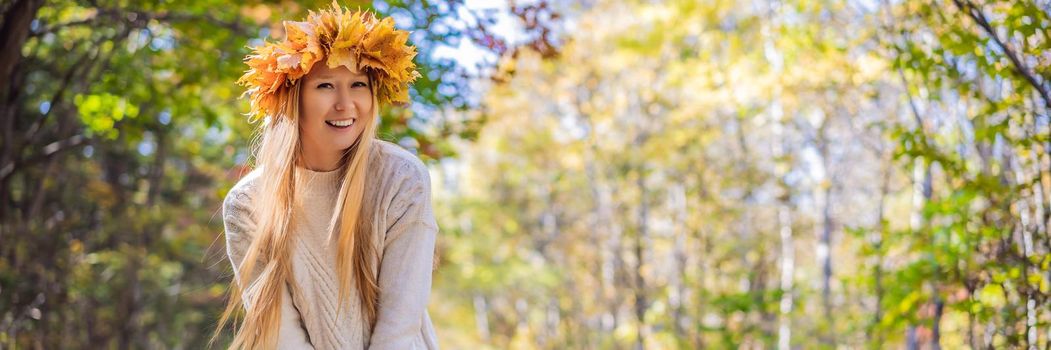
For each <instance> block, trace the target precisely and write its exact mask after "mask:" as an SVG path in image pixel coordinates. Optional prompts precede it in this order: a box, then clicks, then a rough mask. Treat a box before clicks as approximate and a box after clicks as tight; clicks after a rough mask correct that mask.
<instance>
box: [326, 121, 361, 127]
mask: <svg viewBox="0 0 1051 350" xmlns="http://www.w3.org/2000/svg"><path fill="white" fill-rule="evenodd" d="M325 124H328V126H331V127H333V128H337V129H346V128H349V127H350V126H351V125H354V119H343V120H326V121H325Z"/></svg>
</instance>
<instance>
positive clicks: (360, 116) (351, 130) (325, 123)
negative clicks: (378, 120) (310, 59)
mask: <svg viewBox="0 0 1051 350" xmlns="http://www.w3.org/2000/svg"><path fill="white" fill-rule="evenodd" d="M302 84H303V85H302V86H301V90H300V92H299V102H300V104H299V111H300V118H301V120H300V123H299V132H300V140H301V142H302V144H303V152H304V153H306V156H307V157H309V158H315V159H318V158H320V159H329V158H331V157H337V158H338V157H339V156H341V155H342V154H343V151H344V150H346V149H347V148H350V146H351V145H353V144H354V141H356V140H357V139H358V137H361V133H362V131H364V130H365V124H366V123H367V122H369V120H368V118H371V117H372V114H373V113H372V108H373V106H372V91H371V89H370V88H369V79H368V76H366V75H365V74H364V73H363V72H360V71H358V70H357V69H355V70H350V69H348V68H347V67H346V66H339V67H336V68H329V67H328V66H327V65H325V64H324V63H323V62H319V63H317V64H315V65H314V67H312V68H311V70H310V72H309V73H307V75H306V76H304V78H303V80H302Z"/></svg>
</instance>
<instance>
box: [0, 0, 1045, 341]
mask: <svg viewBox="0 0 1051 350" xmlns="http://www.w3.org/2000/svg"><path fill="white" fill-rule="evenodd" d="M341 4H343V5H345V6H347V7H351V8H357V7H361V8H370V9H373V10H374V11H376V12H378V13H380V14H381V15H384V16H392V17H394V18H395V20H396V21H397V23H398V25H399V27H400V28H403V29H407V30H412V31H413V34H412V36H411V41H412V43H413V44H415V45H416V46H418V47H419V50H420V55H419V56H418V57H417V62H418V64H419V66H420V69H421V72H422V75H423V77H422V78H421V79H420V81H419V82H418V83H417V84H416V85H415V88H414V89H413V90H412V99H413V104H412V105H411V106H409V107H407V108H390V109H387V110H385V111H384V112H383V120H382V127H381V131H380V134H381V135H382V136H381V137H382V138H384V139H386V140H391V141H394V142H397V143H399V144H401V145H403V146H404V147H406V148H408V149H410V150H412V151H413V152H416V153H417V154H418V155H419V156H420V157H421V158H422V159H424V160H425V162H426V163H427V164H428V165H429V167H430V169H431V176H432V181H433V184H434V191H435V192H434V203H435V206H436V212H437V214H438V222H439V224H440V226H441V233H440V236H439V241H438V250H439V254H440V256H441V261H440V265H439V267H438V268H437V270H436V271H435V273H434V276H435V278H434V292H433V294H432V298H431V303H430V312H431V315H432V317H433V319H434V321H435V323H436V327H437V329H438V332H439V336H440V338H441V344H442V346H443V347H444V348H447V349H694V348H780V349H789V348H792V349H812V348H929V349H937V348H940V347H944V348H953V349H955V348H981V349H985V348H1019V349H1023V348H1028V349H1049V348H1051V342H1049V338H1051V325H1049V323H1051V306H1049V305H1051V300H1049V299H1048V298H1049V295H1051V290H1049V282H1051V269H1049V265H1051V234H1049V230H1048V224H1049V219H1051V154H1049V150H1051V119H1049V111H1051V99H1049V96H1051V82H1049V79H1051V50H1049V49H1051V41H1049V40H1051V37H1049V35H1051V31H1049V27H1051V3H1049V1H1048V0H1013V1H1006V0H859V1H842V0H779V1H758V0H747V1H732V0H704V1H702V0H664V1H657V0H653V1H642V0H623V1H617V0H581V1H510V2H507V1H502V0H501V1H498V0H491V1H482V0H477V1H465V0H452V1H425V0H419V1H413V0H407V1H379V0H377V1H374V2H367V1H366V2H361V1H358V2H354V1H347V2H341ZM328 5H329V2H327V1H258V0H249V1H238V2H233V1H231V2H227V1H217V0H196V1H190V0H169V1H157V0H153V1H128V0H92V1H65V0H4V1H3V2H2V5H0V12H2V22H0V28H2V30H0V84H2V85H0V100H2V101H3V102H2V109H0V139H2V140H0V144H2V152H0V202H2V206H0V225H2V226H0V348H3V349H75V348H92V349H111V348H116V349H201V348H204V347H205V345H206V342H207V339H208V337H209V336H210V331H211V330H212V328H213V327H214V325H215V323H216V319H217V316H218V314H219V312H220V308H221V306H222V305H223V303H224V301H225V298H226V287H227V284H228V283H229V281H230V279H231V270H230V265H229V262H228V261H227V260H226V256H225V251H224V249H225V246H224V238H223V235H222V220H221V217H220V215H219V213H220V210H221V209H220V208H221V201H222V199H223V197H224V195H225V194H226V192H227V191H228V190H229V188H230V187H231V186H232V185H233V184H234V183H235V182H236V181H237V179H238V178H239V177H240V176H242V175H243V174H245V173H246V171H247V169H250V167H251V161H250V159H249V157H248V151H249V150H248V145H249V143H250V140H251V138H252V130H253V128H254V127H255V126H254V125H251V124H248V123H247V120H246V118H245V116H244V115H243V113H245V112H247V110H248V106H247V102H246V101H244V100H239V99H238V96H239V95H240V93H241V92H242V89H241V88H240V87H238V86H236V85H235V84H234V81H235V80H236V78H237V77H238V76H239V75H240V74H241V73H242V72H243V70H244V69H245V66H244V65H243V63H242V58H243V57H244V56H245V55H246V54H247V53H248V51H249V49H248V48H249V47H252V46H256V45H259V44H260V43H262V42H263V40H276V39H279V38H281V37H282V35H283V33H282V32H281V26H280V23H281V20H283V19H291V20H298V19H300V18H302V17H303V16H305V14H306V11H307V10H308V9H313V8H318V7H323V6H328ZM228 340H229V334H226V335H224V338H223V339H221V340H220V342H221V344H220V347H221V346H222V344H225V342H227V341H228Z"/></svg>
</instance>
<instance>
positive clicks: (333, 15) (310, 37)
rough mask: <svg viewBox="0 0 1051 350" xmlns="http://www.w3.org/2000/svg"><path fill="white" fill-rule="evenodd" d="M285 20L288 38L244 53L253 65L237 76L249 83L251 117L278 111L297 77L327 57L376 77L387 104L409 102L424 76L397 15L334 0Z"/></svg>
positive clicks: (331, 63) (333, 63) (330, 64)
mask: <svg viewBox="0 0 1051 350" xmlns="http://www.w3.org/2000/svg"><path fill="white" fill-rule="evenodd" d="M282 23H283V25H284V28H285V39H284V40H283V41H280V42H276V43H265V44H263V45H262V46H259V47H256V48H254V49H253V53H252V54H249V55H248V56H246V57H245V63H246V64H248V66H249V67H251V68H250V69H249V70H247V71H246V72H245V74H244V75H242V76H241V78H240V79H238V80H237V84H239V85H241V86H245V87H248V90H246V91H245V92H244V94H242V95H241V97H244V96H245V95H248V96H249V97H250V98H251V106H252V110H251V112H250V113H249V120H250V121H253V122H254V121H256V120H259V119H260V118H264V117H266V116H267V115H276V114H277V112H278V111H280V109H281V107H282V104H283V103H284V101H286V99H287V94H289V93H290V90H291V87H292V86H293V84H294V83H295V81H296V80H297V79H299V78H302V77H303V76H304V75H306V74H307V73H308V72H310V69H311V67H313V66H314V64H315V63H317V62H320V61H322V60H323V61H325V64H326V65H328V67H330V68H335V67H338V66H341V65H343V66H347V67H351V65H352V64H356V65H357V66H356V67H357V69H358V70H361V71H363V72H365V73H367V74H369V75H370V76H372V79H373V84H375V89H374V91H375V92H376V95H377V96H376V98H377V100H378V101H379V102H380V103H382V104H406V103H408V102H409V84H411V83H412V82H413V81H415V80H416V78H418V77H419V76H420V73H419V72H417V71H416V64H415V63H413V61H412V59H413V57H416V47H415V46H408V45H406V41H407V40H408V38H409V32H407V31H404V30H398V29H395V28H394V20H393V19H392V18H390V17H388V18H384V19H382V20H380V19H378V18H376V16H375V15H374V14H372V13H371V12H368V11H349V10H344V9H343V8H341V7H340V6H339V5H338V4H336V2H335V1H333V2H332V8H331V9H323V10H319V11H318V12H317V13H315V12H314V11H309V15H308V16H307V18H306V20H305V21H302V22H295V21H284V22H282Z"/></svg>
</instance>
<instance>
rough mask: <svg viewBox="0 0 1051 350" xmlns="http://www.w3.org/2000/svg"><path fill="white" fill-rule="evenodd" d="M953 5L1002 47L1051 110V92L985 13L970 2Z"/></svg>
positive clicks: (962, 1) (1016, 69) (1017, 69)
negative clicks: (1004, 39) (998, 31)
mask: <svg viewBox="0 0 1051 350" xmlns="http://www.w3.org/2000/svg"><path fill="white" fill-rule="evenodd" d="M953 3H954V4H956V7H957V8H959V9H960V11H963V12H965V13H967V16H968V17H971V19H973V20H974V21H975V22H976V23H978V26H979V27H981V28H982V30H984V31H985V34H986V35H988V36H989V37H990V38H991V39H993V42H995V43H996V45H997V46H999V47H1000V50H1002V51H1003V52H1004V55H1006V56H1007V59H1009V60H1010V61H1011V64H1012V65H1013V66H1014V71H1015V72H1016V73H1018V74H1019V75H1021V76H1022V78H1024V79H1025V80H1026V82H1028V83H1029V85H1032V86H1033V87H1034V88H1036V91H1037V92H1038V93H1039V94H1040V97H1042V98H1043V99H1044V105H1045V106H1047V108H1051V91H1048V88H1047V87H1046V86H1044V85H1043V84H1041V83H1040V82H1039V81H1037V78H1036V74H1035V73H1033V72H1031V71H1029V68H1027V67H1026V66H1025V64H1024V63H1023V62H1022V60H1021V59H1020V58H1019V57H1018V53H1016V52H1015V51H1014V50H1012V49H1011V47H1010V46H1007V43H1006V42H1004V41H1003V40H1001V39H1000V36H999V35H997V34H996V30H994V29H993V27H992V25H990V24H989V20H988V19H987V18H986V17H985V13H984V12H982V10H981V9H980V8H978V6H977V5H975V4H974V3H972V2H971V1H969V0H953Z"/></svg>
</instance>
